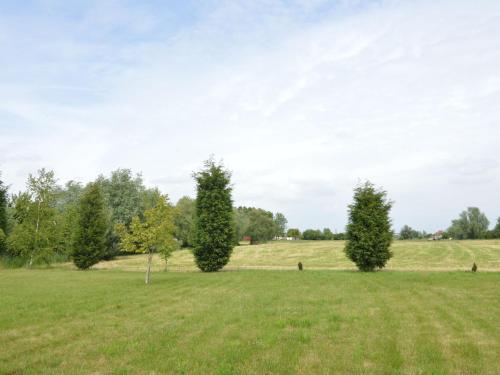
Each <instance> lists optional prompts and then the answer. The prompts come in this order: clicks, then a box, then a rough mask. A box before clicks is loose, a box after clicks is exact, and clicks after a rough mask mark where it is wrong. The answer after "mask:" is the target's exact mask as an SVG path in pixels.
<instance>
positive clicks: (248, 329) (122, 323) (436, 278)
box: [0, 269, 500, 374]
mask: <svg viewBox="0 0 500 375" xmlns="http://www.w3.org/2000/svg"><path fill="white" fill-rule="evenodd" d="M499 282H500V274H499V273H479V274H472V273H465V272H460V273H457V272H454V273H453V272H452V273H450V272H440V273H426V272H418V273H415V272H380V273H370V274H363V273H358V272H350V271H341V272H339V271H336V272H332V271H307V270H306V271H304V272H298V271H293V272H292V271H240V272H222V273H218V274H202V273H169V272H157V273H156V274H155V275H154V279H153V284H152V285H150V286H145V285H143V279H142V274H139V273H136V272H120V271H114V272H112V271H102V270H101V271H88V272H82V271H78V272H77V271H71V270H58V269H56V270H54V269H53V270H31V271H30V270H8V271H6V270H3V271H1V272H0V297H1V300H2V304H1V305H0V346H1V347H2V350H1V351H0V373H16V372H17V373H56V374H57V373H72V374H78V373H82V374H83V373H134V374H136V373H138V374H142V373H143V374H148V373H151V372H156V373H172V374H173V373H175V374H182V373H186V374H188V373H189V374H191V373H195V374H196V373H199V374H202V373H203V374H206V373H228V374H229V373H231V374H237V373H271V372H272V373H280V374H293V373H300V374H310V373H366V374H368V373H369V374H387V373H391V374H392V373H401V374H402V373H405V374H407V373H414V374H418V373H440V374H441V373H442V374H446V373H450V374H455V373H456V374H466V373H471V374H472V373H474V374H496V373H500V355H499V353H500V347H499V343H500V332H499V326H498V316H499V314H500V301H499V298H498V296H499V295H500V290H499V285H500V284H499ZM12 316H15V318H14V319H13V318H12Z"/></svg>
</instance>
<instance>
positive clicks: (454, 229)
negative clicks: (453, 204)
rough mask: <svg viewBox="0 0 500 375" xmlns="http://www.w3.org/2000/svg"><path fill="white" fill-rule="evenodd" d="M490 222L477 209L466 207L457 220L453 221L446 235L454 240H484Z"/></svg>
mask: <svg viewBox="0 0 500 375" xmlns="http://www.w3.org/2000/svg"><path fill="white" fill-rule="evenodd" d="M489 224H490V222H489V220H488V218H487V217H486V215H485V214H484V213H482V212H481V211H480V210H479V208H477V207H468V208H467V210H466V211H462V212H461V213H460V216H459V217H458V219H456V220H453V221H452V223H451V226H450V228H448V233H449V235H450V236H451V237H453V238H456V239H461V240H462V239H469V240H474V239H479V238H485V237H486V233H487V231H488V226H489Z"/></svg>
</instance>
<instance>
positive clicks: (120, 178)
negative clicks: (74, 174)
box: [96, 169, 157, 259]
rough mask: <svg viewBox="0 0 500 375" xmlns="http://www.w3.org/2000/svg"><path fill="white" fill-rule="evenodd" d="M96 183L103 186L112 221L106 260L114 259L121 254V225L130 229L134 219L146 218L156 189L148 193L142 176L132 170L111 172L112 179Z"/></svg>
mask: <svg viewBox="0 0 500 375" xmlns="http://www.w3.org/2000/svg"><path fill="white" fill-rule="evenodd" d="M96 182H97V183H98V184H99V185H100V186H101V189H102V192H103V194H104V199H105V201H106V205H107V207H108V210H109V211H110V221H109V229H108V237H107V246H106V248H107V250H106V253H105V254H104V259H112V258H113V257H115V256H116V255H117V254H119V252H120V246H119V243H120V238H119V236H118V234H117V233H116V231H115V228H116V225H117V224H119V223H121V224H124V225H125V226H126V227H127V228H129V226H130V224H131V222H132V218H133V217H135V216H139V217H140V218H141V219H143V218H144V210H145V208H146V206H150V205H151V200H153V201H154V199H155V198H154V197H155V196H156V195H157V191H156V192H155V191H154V189H152V190H151V191H148V190H147V189H146V188H145V187H144V184H143V181H142V177H141V175H140V174H136V175H135V176H134V175H133V174H132V171H131V170H130V169H117V170H115V171H113V172H111V177H110V178H107V177H104V176H102V175H101V176H99V177H98V178H97V180H96Z"/></svg>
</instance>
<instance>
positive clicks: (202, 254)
mask: <svg viewBox="0 0 500 375" xmlns="http://www.w3.org/2000/svg"><path fill="white" fill-rule="evenodd" d="M193 177H194V179H195V181H196V190H197V195H196V220H195V226H194V228H195V230H194V237H193V254H194V257H195V261H196V264H197V266H198V267H199V268H200V270H202V271H203V272H213V271H218V270H220V269H221V268H222V267H224V266H225V265H226V264H227V263H228V262H229V258H230V257H231V253H232V251H233V245H234V234H233V231H234V223H233V202H232V198H231V191H232V188H231V185H230V181H231V173H230V172H229V171H227V170H226V169H224V167H223V165H222V164H216V163H215V162H214V161H213V160H212V159H209V160H207V161H206V162H205V165H204V168H203V169H202V170H200V171H199V172H197V173H195V174H194V175H193Z"/></svg>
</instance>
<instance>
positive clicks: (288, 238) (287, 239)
mask: <svg viewBox="0 0 500 375" xmlns="http://www.w3.org/2000/svg"><path fill="white" fill-rule="evenodd" d="M274 239H275V240H277V241H296V240H298V239H299V238H298V237H287V236H283V237H282V236H276V237H274Z"/></svg>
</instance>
